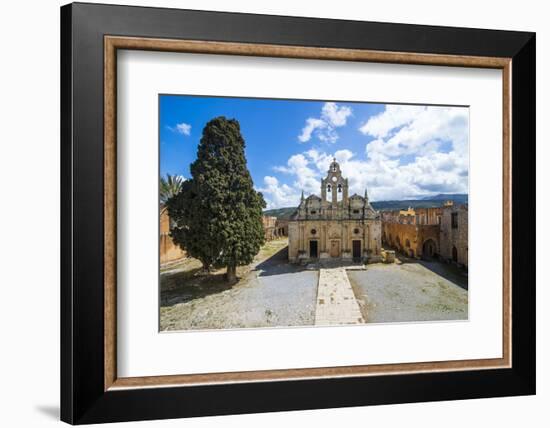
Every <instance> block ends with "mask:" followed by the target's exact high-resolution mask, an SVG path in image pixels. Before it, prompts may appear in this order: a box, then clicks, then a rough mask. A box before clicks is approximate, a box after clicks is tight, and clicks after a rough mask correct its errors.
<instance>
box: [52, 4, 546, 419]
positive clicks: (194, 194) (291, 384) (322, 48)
mask: <svg viewBox="0 0 550 428" xmlns="http://www.w3.org/2000/svg"><path fill="white" fill-rule="evenodd" d="M61 105H62V111H61V129H62V139H61V157H62V159H61V167H62V170H61V176H62V180H61V187H62V189H61V190H62V207H61V212H62V219H61V222H62V223H61V224H62V234H61V243H62V265H61V272H62V282H61V368H62V370H61V390H62V392H61V418H62V420H64V421H66V422H69V423H71V424H85V423H98V422H116V421H129V420H145V419H162V418H178V417H189V416H201V415H222V414H232V413H233V414H236V413H251V412H269V411H281V410H298V409H314V408H327V407H343V406H362V405H372V404H388V403H406V402H416V401H435V400H451V399H465V398H478V397H496V396H510V395H527V394H534V393H535V258H534V256H533V248H534V243H535V221H534V220H535V34H533V33H526V32H510V31H495V30H481V29H465V28H447V27H434V26H417V25H407V24H391V23H371V22H354V21H338V20H327V19H313V18H296V17H282V16H266V15H248V14H233V13H219V12H204V11H200V12H199V11H190V10H175V9H157V8H140V7H128V6H112V5H111V6H109V5H92V4H78V3H76V4H70V5H67V6H63V7H62V8H61ZM514 207H515V209H514Z"/></svg>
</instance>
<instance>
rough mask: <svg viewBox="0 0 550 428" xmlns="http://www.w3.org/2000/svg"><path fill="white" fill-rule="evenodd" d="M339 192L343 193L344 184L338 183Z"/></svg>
mask: <svg viewBox="0 0 550 428" xmlns="http://www.w3.org/2000/svg"><path fill="white" fill-rule="evenodd" d="M338 193H342V185H341V184H339V185H338Z"/></svg>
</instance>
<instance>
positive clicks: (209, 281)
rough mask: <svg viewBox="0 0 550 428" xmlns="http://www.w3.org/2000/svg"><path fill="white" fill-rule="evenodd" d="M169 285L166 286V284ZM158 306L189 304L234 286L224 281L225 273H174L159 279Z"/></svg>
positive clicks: (194, 271) (192, 271) (193, 271)
mask: <svg viewBox="0 0 550 428" xmlns="http://www.w3.org/2000/svg"><path fill="white" fill-rule="evenodd" d="M167 282H168V283H169V284H166V283H167ZM161 284H162V286H161V293H160V305H161V306H162V307H167V306H173V305H177V304H178V303H185V302H190V301H191V300H194V299H199V298H202V297H206V296H209V295H210V294H216V293H221V292H223V291H226V290H229V289H231V288H233V286H234V285H235V284H231V283H228V282H227V281H226V280H225V273H224V272H220V273H205V274H202V273H201V269H192V270H190V271H185V272H176V273H173V274H170V275H167V278H162V279H161Z"/></svg>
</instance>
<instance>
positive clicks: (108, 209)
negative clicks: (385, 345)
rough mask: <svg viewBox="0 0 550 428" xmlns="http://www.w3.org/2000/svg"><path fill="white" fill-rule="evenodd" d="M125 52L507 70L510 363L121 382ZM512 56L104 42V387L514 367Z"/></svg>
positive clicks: (505, 325)
mask: <svg viewBox="0 0 550 428" xmlns="http://www.w3.org/2000/svg"><path fill="white" fill-rule="evenodd" d="M118 49H130V50H147V51H168V52H181V53H201V54H213V55H241V56H262V57H279V58H300V59H323V60H336V61H358V62H379V63H394V64H417V65H440V66H455V67H475V68H493V69H501V70H502V82H503V85H502V93H503V111H502V125H503V135H502V139H503V140H502V144H503V159H502V161H503V218H502V220H503V255H502V256H503V308H502V309H503V312H502V313H503V320H502V335H503V341H502V343H503V349H502V358H493V359H475V360H458V361H434V362H422V363H404V364H379V365H358V366H343V367H322V368H305V369H283V370H262V371H245V372H228V373H204V374H188V375H170V376H148V377H128V378H119V377H117V374H116V373H117V368H116V327H117V326H116V298H117V296H116V223H117V221H116V188H117V186H116V183H117V182H116V177H117V170H116V153H117V150H116V129H117V127H116V123H117V122H116V121H117V119H116V80H117V74H116V65H117V64H116V61H117V57H116V53H117V50H118ZM511 65H512V60H511V58H497V57H478V56H459V55H436V54H419V53H407V52H382V51H369V50H358V49H334V48H318V47H301V46H282V45H265V44H248V43H228V42H212V41H195V40H169V39H155V38H137V37H119V36H105V37H104V214H105V219H104V229H105V232H104V329H105V334H104V389H105V391H107V390H111V389H123V388H143V387H164V386H175V385H179V386H192V385H199V384H220V383H237V382H261V381H272V380H277V381H280V380H297V379H308V378H338V377H357V376H371V375H392V374H406V373H422V372H443V371H460V370H481V369H497V368H509V367H511V362H512V355H511V343H512V342H511V340H512V319H511V313H512V312H511V295H512V290H511V284H512V283H511V277H512V265H511V263H512V258H511V251H512V242H511V239H512V231H511V227H512V223H511V222H512V204H511V196H512V187H511V186H512V168H511V146H512V144H511V123H512V122H511V115H512V110H511V78H512V71H511V70H512V67H511Z"/></svg>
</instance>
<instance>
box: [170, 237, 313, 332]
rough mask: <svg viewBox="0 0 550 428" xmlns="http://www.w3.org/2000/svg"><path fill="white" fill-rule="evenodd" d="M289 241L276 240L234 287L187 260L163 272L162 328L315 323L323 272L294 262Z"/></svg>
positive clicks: (242, 272) (220, 275) (220, 274)
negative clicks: (205, 272)
mask: <svg viewBox="0 0 550 428" xmlns="http://www.w3.org/2000/svg"><path fill="white" fill-rule="evenodd" d="M287 251H288V247H287V241H286V240H277V241H271V242H268V243H267V244H266V246H264V248H262V250H261V251H260V253H259V254H258V256H257V257H256V260H255V261H254V263H253V264H252V265H251V266H249V267H243V268H239V270H238V272H237V273H238V275H239V276H240V277H241V279H240V281H239V282H238V283H237V284H235V285H233V286H228V285H226V284H225V282H224V280H223V272H224V270H221V271H219V272H214V273H212V274H209V275H200V274H199V270H200V265H198V264H197V262H196V261H195V262H193V259H187V260H186V261H182V262H181V263H179V264H177V265H174V266H171V267H170V269H169V270H164V272H162V274H161V309H160V328H161V330H163V331H167V330H188V329H200V330H206V329H231V328H254V327H283V326H300V325H313V324H314V321H315V298H316V295H317V282H318V271H316V270H308V269H306V268H304V267H300V266H295V265H291V264H289V263H288V261H287V260H288V259H287V257H288V253H287Z"/></svg>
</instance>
